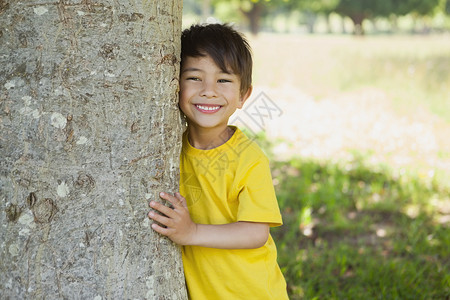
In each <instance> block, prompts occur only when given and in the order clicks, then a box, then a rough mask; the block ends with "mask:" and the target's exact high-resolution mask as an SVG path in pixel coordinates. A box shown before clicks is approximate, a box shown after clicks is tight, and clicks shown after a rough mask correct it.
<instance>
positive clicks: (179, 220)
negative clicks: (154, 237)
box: [148, 193, 197, 245]
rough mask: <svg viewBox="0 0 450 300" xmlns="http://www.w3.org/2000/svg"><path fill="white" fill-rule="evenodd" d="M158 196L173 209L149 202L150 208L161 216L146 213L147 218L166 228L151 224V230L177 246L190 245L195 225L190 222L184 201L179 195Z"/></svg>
mask: <svg viewBox="0 0 450 300" xmlns="http://www.w3.org/2000/svg"><path fill="white" fill-rule="evenodd" d="M159 195H160V197H161V198H162V199H164V200H167V201H169V202H170V203H171V204H172V205H173V208H170V207H167V206H165V205H163V204H161V203H158V202H155V201H151V202H150V207H151V208H153V209H154V210H157V211H158V212H160V213H161V214H158V213H156V212H153V211H151V212H149V213H148V216H149V218H150V219H152V220H155V221H157V222H159V223H160V224H162V225H164V226H166V227H167V228H164V227H162V226H160V225H158V224H155V223H154V224H152V228H153V230H155V231H156V232H158V233H160V234H162V235H165V236H167V237H168V238H170V239H171V240H172V241H173V242H175V243H177V244H179V245H189V244H192V241H193V239H194V235H195V233H196V231H197V224H195V223H194V222H193V221H192V220H191V217H190V215H189V210H188V208H187V205H186V199H184V197H183V196H181V194H180V193H175V194H174V196H172V195H170V194H167V193H160V194H159Z"/></svg>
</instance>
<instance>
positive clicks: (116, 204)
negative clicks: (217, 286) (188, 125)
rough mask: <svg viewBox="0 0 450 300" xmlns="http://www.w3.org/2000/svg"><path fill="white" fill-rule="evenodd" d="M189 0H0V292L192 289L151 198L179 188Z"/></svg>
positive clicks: (101, 294)
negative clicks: (184, 14)
mask: <svg viewBox="0 0 450 300" xmlns="http://www.w3.org/2000/svg"><path fill="white" fill-rule="evenodd" d="M181 11H182V7H181V1H178V0H158V1H142V2H136V1H129V2H128V1H106V0H99V1H89V0H83V1H68V0H66V1H65V0H61V1H58V2H52V1H43V0H38V1H32V2H30V1H8V0H6V1H5V0H0V152H1V161H0V163H1V165H0V166H1V169H0V180H1V181H0V189H1V191H0V226H1V227H2V228H1V231H0V278H1V280H0V294H1V297H2V298H3V299H8V298H11V299H41V298H46V299H97V300H98V299H144V298H145V299H186V298H187V297H186V291H185V285H184V277H183V269H182V263H181V259H180V252H179V248H178V247H177V246H176V245H174V244H173V243H172V242H171V241H170V240H168V239H166V238H164V237H161V236H159V235H158V234H156V233H154V232H153V231H152V230H151V229H150V226H149V225H150V222H149V220H148V218H147V215H146V214H147V212H148V210H149V208H148V202H149V201H150V200H158V199H159V197H158V193H159V192H160V191H167V192H175V191H178V173H179V169H178V157H179V150H180V137H181V133H182V130H183V128H182V123H181V121H180V115H179V110H178V106H177V102H178V101H177V100H178V99H177V94H178V92H177V89H178V72H179V52H180V44H179V40H180V30H181Z"/></svg>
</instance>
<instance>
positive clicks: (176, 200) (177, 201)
mask: <svg viewBox="0 0 450 300" xmlns="http://www.w3.org/2000/svg"><path fill="white" fill-rule="evenodd" d="M177 194H179V193H175V196H172V195H170V194H168V193H163V192H161V193H160V196H161V198H163V199H164V200H167V201H169V202H170V203H171V204H172V205H173V206H174V207H176V206H181V207H182V206H183V203H182V202H180V199H179V198H178V197H177ZM179 195H180V194H179ZM180 196H181V195H180ZM181 197H182V196H181Z"/></svg>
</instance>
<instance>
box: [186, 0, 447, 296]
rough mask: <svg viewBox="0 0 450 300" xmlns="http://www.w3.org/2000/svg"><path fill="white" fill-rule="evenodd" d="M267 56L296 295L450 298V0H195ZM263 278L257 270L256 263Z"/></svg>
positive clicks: (257, 59)
mask: <svg viewBox="0 0 450 300" xmlns="http://www.w3.org/2000/svg"><path fill="white" fill-rule="evenodd" d="M201 22H227V23H231V24H233V25H234V26H235V27H236V28H237V29H239V30H241V31H243V32H244V33H245V35H246V36H247V38H248V40H249V42H250V44H251V46H252V49H253V55H254V92H253V95H252V97H251V98H250V100H249V101H248V102H247V103H246V105H245V107H244V109H243V110H242V111H240V112H238V113H237V114H236V115H235V116H234V117H233V118H232V121H235V123H236V124H237V125H240V126H242V127H246V128H247V132H248V133H249V134H250V135H252V136H253V137H254V138H255V139H256V140H257V141H258V142H259V143H260V145H261V146H262V147H263V148H264V150H265V151H266V153H268V155H269V157H270V159H271V162H272V173H273V180H274V185H275V187H276V190H277V195H278V200H279V203H280V208H281V211H282V214H283V219H284V226H282V227H280V228H276V229H275V230H273V231H272V234H273V236H274V239H275V240H276V242H277V246H278V251H279V263H280V266H281V268H282V270H283V272H284V274H285V276H286V280H287V283H288V291H289V293H290V297H291V299H450V260H449V257H450V255H449V250H448V249H450V234H449V224H450V196H449V191H450V180H449V179H448V178H449V174H450V1H448V0H447V1H446V0H422V1H416V0H383V1H369V0H365V1H363V0H320V1H308V0H297V1H295V0H270V1H263V0H260V1H258V0H252V1H247V0H232V1H220V0H216V1H215V0H185V1H184V9H183V27H188V26H190V25H191V24H194V23H201ZM256 276H257V275H256Z"/></svg>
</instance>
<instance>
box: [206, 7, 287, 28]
mask: <svg viewBox="0 0 450 300" xmlns="http://www.w3.org/2000/svg"><path fill="white" fill-rule="evenodd" d="M289 1H293V0H230V1H229V0H226V1H225V0H212V2H211V3H212V4H213V6H217V5H218V4H222V3H226V4H227V5H230V6H234V7H236V9H237V10H238V11H240V12H241V13H242V15H243V16H244V17H245V18H246V20H247V21H248V26H249V30H250V32H251V33H252V34H255V35H256V34H258V32H259V31H260V28H261V19H262V17H263V15H264V14H265V13H267V12H268V9H269V8H271V7H274V6H277V5H283V4H285V3H288V2H289Z"/></svg>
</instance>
